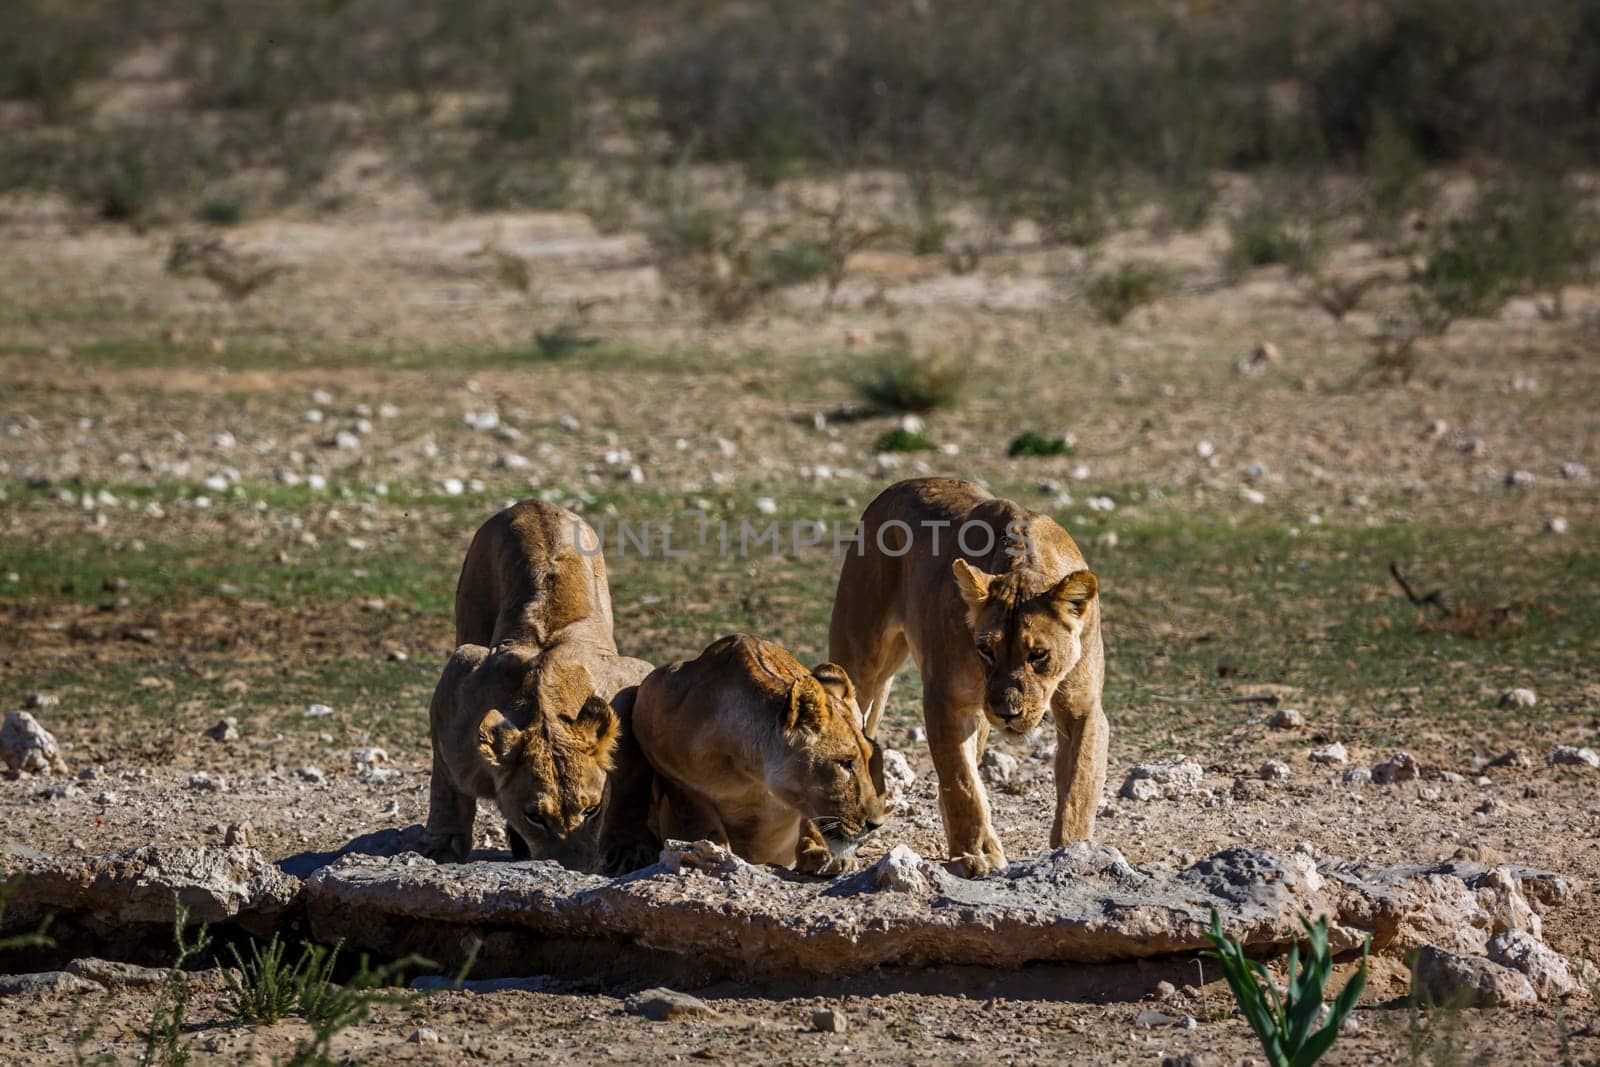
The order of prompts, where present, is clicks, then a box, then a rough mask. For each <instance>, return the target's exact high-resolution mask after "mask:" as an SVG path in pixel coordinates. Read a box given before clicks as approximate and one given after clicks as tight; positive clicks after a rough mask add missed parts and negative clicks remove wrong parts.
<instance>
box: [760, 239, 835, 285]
mask: <svg viewBox="0 0 1600 1067" xmlns="http://www.w3.org/2000/svg"><path fill="white" fill-rule="evenodd" d="M752 259H753V263H752V266H753V268H754V269H755V271H756V272H757V274H758V275H759V276H760V278H761V279H762V281H763V283H764V284H766V285H768V286H770V287H772V288H777V289H781V288H783V287H785V286H789V285H803V284H805V283H806V282H814V281H816V280H817V279H818V278H826V277H828V275H829V273H830V271H831V267H832V261H831V258H830V257H829V255H828V249H827V248H825V247H824V246H822V245H820V244H818V243H816V242H814V241H807V240H794V241H783V242H775V243H773V244H770V245H764V246H762V247H759V248H756V249H754V250H753V252H752Z"/></svg>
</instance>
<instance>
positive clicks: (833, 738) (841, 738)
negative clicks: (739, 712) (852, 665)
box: [767, 663, 886, 856]
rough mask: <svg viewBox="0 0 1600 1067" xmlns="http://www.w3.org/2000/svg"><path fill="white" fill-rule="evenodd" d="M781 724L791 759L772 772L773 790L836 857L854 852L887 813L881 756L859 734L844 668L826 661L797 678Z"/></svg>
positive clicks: (875, 745)
mask: <svg viewBox="0 0 1600 1067" xmlns="http://www.w3.org/2000/svg"><path fill="white" fill-rule="evenodd" d="M782 725H783V729H782V732H781V740H780V742H779V743H780V744H781V745H782V746H783V749H784V757H785V758H784V759H782V760H780V761H776V762H777V767H778V769H777V771H776V773H773V772H772V771H770V770H769V772H768V782H767V787H768V788H769V789H770V790H771V791H772V792H773V793H774V794H776V795H777V796H778V797H780V798H782V799H783V800H784V802H786V803H788V804H789V805H791V806H792V807H794V808H795V809H796V810H797V811H799V812H800V813H801V814H802V815H804V816H805V817H806V818H808V819H810V820H811V821H812V822H813V823H815V824H816V827H817V829H818V830H820V831H822V836H823V837H824V838H825V839H826V840H827V842H828V849H829V850H830V851H831V852H832V853H833V854H834V855H835V856H844V855H848V854H850V853H851V852H853V851H854V850H855V847H856V845H858V844H859V843H860V842H861V840H862V838H864V837H866V836H867V835H868V834H870V833H872V832H873V831H874V830H876V829H877V828H878V827H880V826H882V825H883V823H884V819H885V818H886V815H885V812H884V804H883V752H882V750H881V749H880V748H879V747H878V743H877V742H876V741H873V740H871V739H869V738H868V737H867V736H866V735H865V734H863V733H862V732H861V708H860V707H859V706H858V705H857V704H856V691H855V687H854V686H853V685H851V684H850V678H849V676H847V675H846V674H845V672H844V668H842V667H840V666H839V665H838V664H835V663H824V664H821V665H819V666H818V667H817V668H816V669H815V670H813V671H812V672H811V673H810V674H807V675H803V676H801V677H800V678H798V679H797V680H796V681H795V682H794V684H793V685H791V686H790V688H789V702H788V708H787V710H786V711H785V713H784V720H783V724H782ZM771 766H772V764H771V763H769V767H771Z"/></svg>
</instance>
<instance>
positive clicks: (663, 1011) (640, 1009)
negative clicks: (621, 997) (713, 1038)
mask: <svg viewBox="0 0 1600 1067" xmlns="http://www.w3.org/2000/svg"><path fill="white" fill-rule="evenodd" d="M624 1007H625V1008H627V1011H628V1014H629V1015H642V1016H644V1017H645V1018H646V1019H649V1020H651V1021H652V1022H658V1023H660V1022H666V1021H667V1020H668V1019H684V1018H689V1017H692V1016H703V1017H706V1018H716V1015H717V1013H716V1011H715V1010H714V1009H713V1008H712V1007H711V1005H709V1004H707V1003H706V1002H705V1001H703V1000H701V999H700V998H699V997H691V996H690V995H689V994H687V993H680V992H678V991H677V990H676V989H667V988H666V987H665V986H661V987H658V988H656V989H646V990H645V991H644V992H642V993H635V994H634V995H633V996H631V997H629V998H628V999H627V1001H626V1002H624Z"/></svg>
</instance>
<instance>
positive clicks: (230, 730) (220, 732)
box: [206, 715, 239, 744]
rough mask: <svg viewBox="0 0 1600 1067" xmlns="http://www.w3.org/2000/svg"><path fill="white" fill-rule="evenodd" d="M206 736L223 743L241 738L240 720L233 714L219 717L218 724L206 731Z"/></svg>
mask: <svg viewBox="0 0 1600 1067" xmlns="http://www.w3.org/2000/svg"><path fill="white" fill-rule="evenodd" d="M206 736H207V737H209V738H211V740H213V741H217V742H220V743H222V744H227V743H229V742H232V741H237V740H239V720H238V719H235V718H234V717H233V716H231V715H229V716H227V717H226V718H223V719H219V720H218V721H217V723H216V725H214V726H212V727H211V728H210V729H209V730H207V731H206Z"/></svg>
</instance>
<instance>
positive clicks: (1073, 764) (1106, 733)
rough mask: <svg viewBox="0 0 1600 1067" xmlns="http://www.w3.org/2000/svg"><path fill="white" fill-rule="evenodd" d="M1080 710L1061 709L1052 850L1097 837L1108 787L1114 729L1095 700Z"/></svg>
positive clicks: (1058, 720) (1057, 737) (1057, 746)
mask: <svg viewBox="0 0 1600 1067" xmlns="http://www.w3.org/2000/svg"><path fill="white" fill-rule="evenodd" d="M1079 710H1080V709H1077V708H1068V707H1065V706H1060V707H1057V708H1056V709H1055V711H1054V715H1055V720H1056V818H1055V822H1054V824H1053V825H1052V826H1051V828H1050V847H1051V848H1060V847H1061V846H1062V845H1066V844H1070V843H1072V842H1073V841H1087V840H1089V839H1090V838H1091V837H1093V836H1094V817H1095V812H1096V811H1097V810H1098V809H1099V807H1100V796H1101V794H1102V793H1103V792H1104V791H1105V787H1106V748H1107V744H1108V742H1109V740H1110V737H1111V728H1110V726H1109V724H1108V723H1107V722H1106V713H1105V711H1104V710H1103V709H1102V708H1101V707H1100V702H1099V701H1098V700H1095V701H1094V702H1093V704H1092V705H1091V706H1090V707H1088V708H1087V709H1082V711H1083V713H1082V714H1077V712H1078V711H1079Z"/></svg>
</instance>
